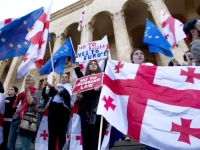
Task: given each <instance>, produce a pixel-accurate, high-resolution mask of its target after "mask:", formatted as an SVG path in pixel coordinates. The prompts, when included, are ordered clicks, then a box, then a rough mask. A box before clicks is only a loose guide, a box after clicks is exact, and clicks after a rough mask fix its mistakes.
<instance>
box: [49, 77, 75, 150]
mask: <svg viewBox="0 0 200 150" xmlns="http://www.w3.org/2000/svg"><path fill="white" fill-rule="evenodd" d="M60 82H61V83H59V84H56V78H55V77H53V82H52V87H51V88H50V91H49V96H50V97H52V99H51V101H50V104H49V114H48V128H49V143H48V149H49V150H55V148H56V141H57V137H58V148H59V150H62V148H63V146H64V145H65V142H66V131H67V126H68V123H69V119H70V100H71V96H72V92H71V90H72V86H71V85H70V84H69V77H68V75H67V74H63V75H62V76H61V80H60Z"/></svg>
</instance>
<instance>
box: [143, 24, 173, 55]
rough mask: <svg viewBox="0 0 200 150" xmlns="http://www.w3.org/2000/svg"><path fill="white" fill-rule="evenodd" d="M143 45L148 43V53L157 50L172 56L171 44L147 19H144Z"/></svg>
mask: <svg viewBox="0 0 200 150" xmlns="http://www.w3.org/2000/svg"><path fill="white" fill-rule="evenodd" d="M143 45H148V47H149V51H150V53H155V52H157V53H162V54H164V55H165V56H168V57H173V53H172V52H171V45H170V44H169V42H168V41H167V40H166V39H165V37H164V36H163V35H162V33H161V32H160V31H159V30H158V29H157V27H156V26H155V25H154V24H153V23H152V22H151V21H149V20H147V21H146V27H145V32H144V37H143Z"/></svg>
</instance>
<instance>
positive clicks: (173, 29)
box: [161, 11, 186, 48]
mask: <svg viewBox="0 0 200 150" xmlns="http://www.w3.org/2000/svg"><path fill="white" fill-rule="evenodd" d="M161 23H162V32H163V34H164V36H165V38H166V39H167V41H168V42H169V43H170V45H171V46H172V48H174V47H175V46H176V45H177V42H178V41H180V40H182V39H184V38H185V37H186V35H185V33H184V32H183V23H181V22H180V21H179V20H177V19H174V18H172V17H171V16H169V15H168V14H167V13H165V12H163V11H161Z"/></svg>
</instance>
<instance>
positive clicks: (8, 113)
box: [4, 96, 16, 118]
mask: <svg viewBox="0 0 200 150" xmlns="http://www.w3.org/2000/svg"><path fill="white" fill-rule="evenodd" d="M15 99H16V96H13V97H6V105H5V112H4V118H12V117H13V115H14V113H15V111H16V108H12V105H13V103H14V101H15Z"/></svg>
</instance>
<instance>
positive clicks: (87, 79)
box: [72, 72, 104, 94]
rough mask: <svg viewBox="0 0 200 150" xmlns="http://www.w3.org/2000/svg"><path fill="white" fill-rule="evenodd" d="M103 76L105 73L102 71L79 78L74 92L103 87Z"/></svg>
mask: <svg viewBox="0 0 200 150" xmlns="http://www.w3.org/2000/svg"><path fill="white" fill-rule="evenodd" d="M103 76H104V73H103V72H102V73H97V74H93V75H89V76H84V77H82V78H79V79H77V80H76V82H75V84H74V87H73V89H72V94H76V93H78V92H84V91H88V90H91V89H94V88H98V87H101V86H102V85H103Z"/></svg>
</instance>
